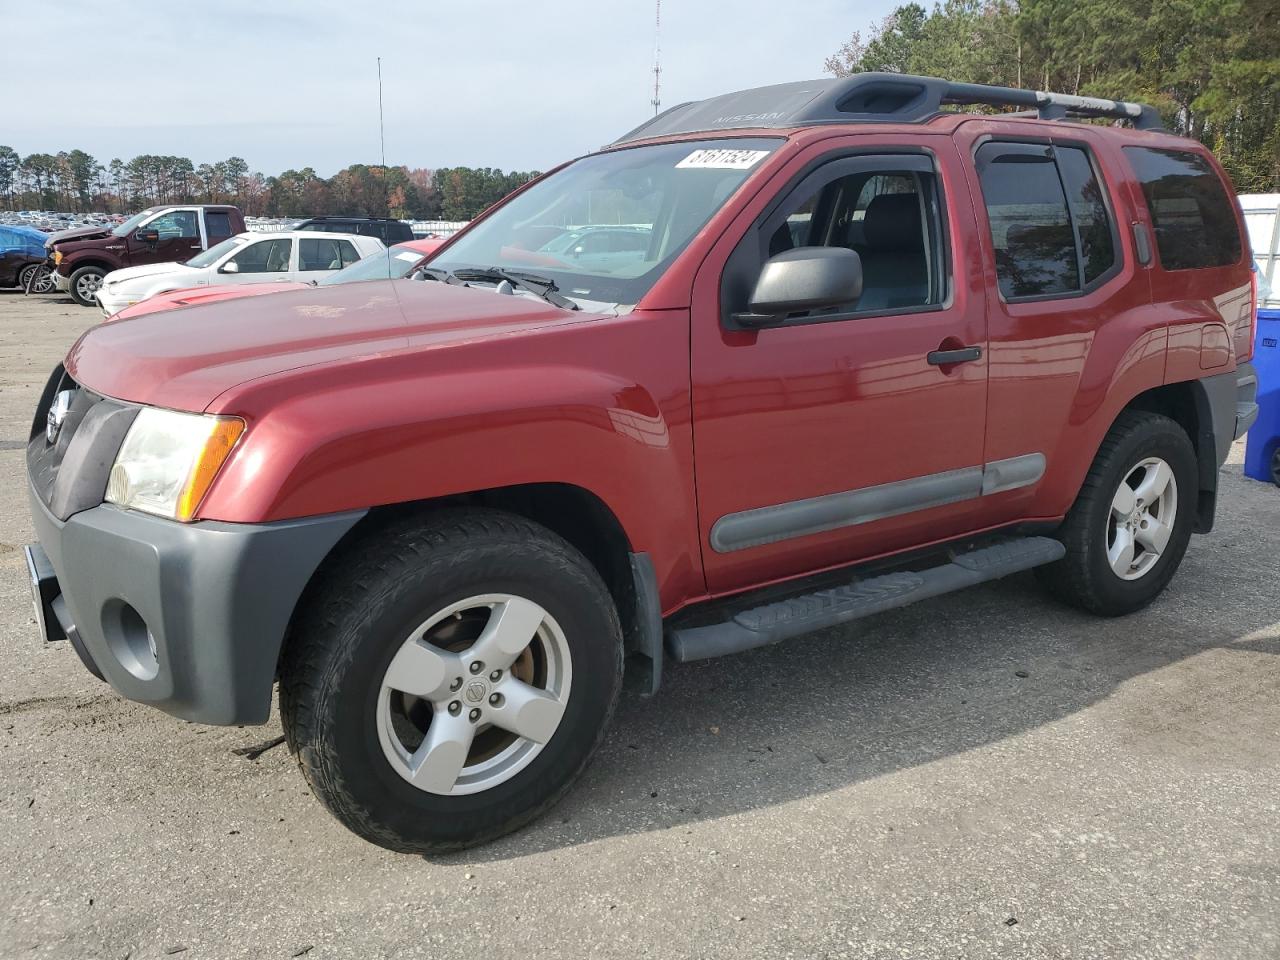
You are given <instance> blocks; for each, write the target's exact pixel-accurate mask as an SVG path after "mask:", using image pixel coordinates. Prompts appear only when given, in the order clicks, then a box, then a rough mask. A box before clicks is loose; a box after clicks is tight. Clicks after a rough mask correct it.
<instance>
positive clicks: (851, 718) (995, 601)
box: [430, 550, 1280, 862]
mask: <svg viewBox="0 0 1280 960" xmlns="http://www.w3.org/2000/svg"><path fill="white" fill-rule="evenodd" d="M1215 552H1216V551H1215ZM1196 554H1197V551H1194V550H1193V551H1192V553H1190V554H1189V555H1188V557H1187V559H1186V561H1185V562H1184V565H1183V569H1182V571H1181V572H1180V574H1179V576H1178V578H1177V581H1176V582H1175V584H1174V586H1173V588H1172V589H1171V590H1170V591H1169V592H1167V593H1166V594H1165V595H1164V596H1163V597H1162V598H1161V599H1160V600H1158V601H1157V602H1156V603H1155V604H1153V605H1152V607H1151V608H1149V609H1148V610H1146V611H1143V612H1142V613H1140V614H1136V615H1133V616H1130V617H1126V618H1120V619H1115V620H1103V619H1099V618H1095V617H1091V616H1088V615H1086V614H1083V613H1079V612H1077V611H1074V610H1071V609H1068V608H1066V607H1064V606H1061V605H1059V604H1056V603H1054V602H1053V601H1051V600H1050V599H1048V598H1047V597H1046V596H1045V594H1044V593H1043V592H1042V591H1041V589H1040V588H1039V586H1038V585H1037V584H1036V582H1035V580H1034V578H1033V577H1032V576H1031V575H1030V574H1024V575H1019V576H1016V577H1011V578H1009V579H1007V580H1005V581H1002V582H1000V583H996V584H990V585H987V586H985V587H980V588H977V589H973V590H969V591H967V592H964V593H961V594H956V595H952V596H951V597H942V598H939V599H936V600H933V601H929V602H926V603H922V604H917V605H916V606H913V607H908V608H906V609H903V610H899V611H894V612H892V613H887V614H883V615H881V616H878V617H874V618H871V619H869V620H865V621H861V622H859V623H854V624H852V625H850V626H846V627H841V628H835V629H831V630H826V631H823V632H820V633H815V634H813V635H812V636H809V637H804V638H800V639H797V640H793V641H790V642H788V643H784V644H781V645H778V646H774V647H770V648H765V649H761V650H756V651H752V652H749V653H745V654H742V655H739V656H735V657H726V658H723V659H719V660H711V661H704V662H700V663H694V664H686V665H673V666H672V667H671V668H670V669H669V671H668V673H667V675H666V677H665V679H664V684H663V689H662V690H661V691H660V693H659V694H658V695H657V696H656V697H655V698H652V699H644V698H642V697H640V696H639V695H638V694H637V693H636V692H635V691H634V690H631V691H628V692H627V693H625V694H624V696H623V699H622V702H621V704H620V706H619V709H618V713H617V715H616V716H615V718H614V722H613V725H612V729H611V732H610V734H609V735H608V737H607V739H606V742H605V744H604V745H603V747H602V748H601V750H600V753H599V755H598V756H597V758H596V760H595V762H594V764H593V765H592V766H591V768H590V769H589V770H588V772H587V774H586V775H585V776H584V777H583V779H582V780H581V781H580V782H579V783H578V785H577V786H576V787H575V788H574V789H573V790H572V791H571V792H570V794H569V795H568V797H567V798H566V799H565V800H564V801H562V802H561V803H560V804H559V805H558V806H557V807H555V808H553V809H552V810H550V811H549V812H548V813H546V814H544V816H543V817H542V818H541V819H540V820H538V821H536V822H535V823H533V824H532V825H531V826H529V827H527V828H525V829H524V830H523V831H521V832H518V833H516V834H514V835H512V836H510V837H506V838H504V839H501V840H499V841H496V842H494V843H492V844H489V845H487V846H484V847H480V848H476V849H473V850H468V851H466V852H464V853H461V854H457V855H450V856H448V857H439V858H430V859H432V860H433V861H434V862H458V861H461V860H466V861H468V862H492V861H502V860H508V859H513V858H518V857H522V856H526V855H529V854H535V853H541V852H545V851H551V850H555V849H558V848H563V847H571V846H575V845H577V844H581V843H589V842H591V841H594V840H598V839H602V838H605V837H610V836H617V835H624V834H632V833H640V832H648V831H656V830H668V829H672V828H677V827H679V826H681V825H682V824H687V823H691V822H696V821H701V820H706V819H713V818H719V817H724V816H729V815H733V814H738V813H743V812H746V811H750V810H754V809H758V808H761V807H765V806H770V805H776V804H784V803H788V802H791V801H795V800H800V799H803V798H805V797H810V796H814V795H818V794H822V793H826V792H829V791H831V790H837V789H841V788H843V787H846V786H849V785H852V784H855V783H858V782H861V781H866V780H870V779H872V778H874V777H878V776H881V775H884V774H887V773H892V772H894V771H898V770H902V769H906V768H910V767H915V766H918V765H921V764H926V763H930V762H932V761H936V760H939V759H942V758H944V757H948V756H952V755H954V754H959V753H962V752H964V751H968V750H973V749H975V748H979V747H982V746H984V745H987V744H991V743H993V742H996V741H1000V740H1004V739H1007V738H1011V737H1014V736H1017V735H1019V734H1022V733H1025V732H1027V731H1029V730H1032V729H1034V728H1037V727H1040V726H1043V725H1046V724H1051V723H1053V722H1055V721H1057V720H1061V719H1063V718H1065V717H1068V716H1070V715H1072V714H1074V713H1076V712H1078V711H1081V710H1083V709H1085V708H1087V707H1090V706H1092V705H1094V704H1097V703H1098V702H1099V701H1101V700H1104V699H1105V698H1106V697H1107V696H1108V695H1109V694H1110V693H1112V692H1113V691H1114V690H1115V689H1116V688H1117V687H1118V686H1120V685H1121V684H1123V683H1125V682H1126V681H1127V680H1130V679H1132V678H1134V677H1137V676H1140V675H1142V674H1145V673H1148V672H1151V671H1155V670H1159V669H1161V668H1162V667H1166V666H1169V665H1170V664H1173V663H1176V662H1178V661H1182V660H1185V659H1187V658H1190V657H1194V656H1196V655H1197V654H1201V653H1204V652H1206V651H1210V650H1214V649H1215V648H1223V647H1230V648H1233V649H1238V650H1242V651H1249V652H1254V653H1257V652H1262V653H1270V654H1280V624H1278V623H1277V622H1276V620H1277V617H1278V616H1280V614H1278V613H1277V611H1276V610H1275V608H1274V606H1273V605H1271V604H1270V603H1257V604H1248V603H1245V602H1241V603H1238V604H1237V603H1230V604H1224V603H1223V602H1222V596H1223V595H1224V584H1223V583H1222V582H1221V581H1222V579H1223V578H1224V577H1230V578H1231V579H1235V578H1236V577H1239V576H1240V575H1241V572H1240V571H1239V570H1238V569H1237V568H1234V567H1233V568H1229V569H1230V570H1231V572H1230V573H1229V574H1228V573H1224V572H1223V568H1222V567H1221V566H1220V565H1219V566H1217V567H1216V569H1215V567H1214V560H1213V556H1212V555H1211V554H1210V553H1209V552H1208V551H1203V552H1200V553H1199V555H1198V556H1197V555H1196ZM1257 573H1258V575H1259V576H1262V575H1264V573H1263V571H1262V570H1259V571H1258V572H1257ZM1215 579H1216V580H1217V583H1215ZM1228 588H1229V585H1228Z"/></svg>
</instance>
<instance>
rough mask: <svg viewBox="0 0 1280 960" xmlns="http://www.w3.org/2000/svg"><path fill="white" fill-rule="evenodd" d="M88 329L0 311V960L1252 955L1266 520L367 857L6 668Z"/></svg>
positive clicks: (1268, 620) (36, 303) (658, 730)
mask: <svg viewBox="0 0 1280 960" xmlns="http://www.w3.org/2000/svg"><path fill="white" fill-rule="evenodd" d="M95 319H96V318H95V317H94V315H93V314H92V313H91V312H90V311H88V310H85V309H82V308H80V307H77V306H75V305H73V304H72V303H70V302H69V301H58V300H52V299H43V300H41V299H37V298H23V297H21V296H14V295H5V294H2V293H0V541H3V542H0V638H3V644H4V645H3V650H4V654H5V655H4V656H3V658H0V862H3V863H4V864H6V880H7V882H6V883H4V884H3V886H2V887H0V956H3V957H77V958H78V957H104V958H124V957H131V958H144V957H163V956H166V955H171V954H179V953H180V954H181V955H182V956H184V958H185V957H197V958H205V957H210V958H221V957H247V958H268V957H296V956H303V955H305V956H307V957H308V958H309V960H319V958H324V957H348V956H350V957H416V956H428V955H429V956H435V957H475V956H481V955H483V956H488V957H509V956H516V955H521V956H530V955H533V956H544V955H545V956H557V957H574V956H590V957H595V958H609V957H619V958H625V960H635V958H637V957H678V958H685V957H718V956H730V955H732V956H734V957H736V958H747V957H769V958H779V960H780V958H787V957H802V958H817V957H859V958H861V957H875V958H881V957H884V958H888V957H910V958H913V960H916V958H930V957H938V958H958V957H1004V956H1008V957H1019V958H1024V957H1027V958H1041V957H1043V958H1065V957H1070V958H1087V957H1097V958H1107V960H1110V958H1125V960H1134V958H1143V957H1204V958H1233V957H1268V958H1274V957H1276V956H1278V955H1280V833H1278V832H1277V828H1276V823H1277V814H1278V813H1280V758H1278V756H1277V749H1276V737H1277V730H1280V697H1278V696H1277V694H1278V693H1280V657H1277V654H1280V622H1278V621H1280V576H1278V573H1280V567H1278V566H1277V562H1276V558H1277V556H1278V555H1280V549H1278V548H1280V523H1278V522H1277V521H1278V520H1280V490H1276V489H1275V488H1274V487H1270V486H1266V485H1263V484H1260V483H1255V482H1253V481H1249V480H1245V479H1243V478H1242V477H1241V476H1240V461H1241V458H1242V449H1241V447H1240V446H1239V445H1237V447H1236V449H1235V450H1234V451H1233V455H1232V458H1231V461H1230V462H1229V463H1228V464H1227V466H1226V467H1225V468H1224V470H1223V477H1222V488H1223V489H1222V498H1221V501H1220V507H1219V515H1218V516H1219V521H1218V522H1219V527H1218V530H1217V531H1216V532H1215V533H1213V534H1212V535H1211V536H1208V537H1197V538H1196V539H1195V540H1194V541H1193V543H1192V548H1191V551H1190V553H1189V554H1188V556H1187V559H1186V561H1185V562H1184V564H1183V567H1182V571H1181V573H1180V574H1179V575H1178V577H1177V579H1176V580H1175V582H1174V584H1173V587H1172V588H1171V590H1170V592H1169V593H1168V594H1167V595H1166V596H1165V597H1164V598H1163V599H1161V600H1160V601H1158V602H1157V603H1156V604H1155V605H1154V606H1152V607H1151V608H1150V609H1149V610H1148V611H1146V612H1144V613H1142V614H1139V615H1137V616H1133V617H1129V618H1126V619H1123V620H1115V621H1103V620H1096V619H1091V618H1089V617H1087V616H1084V615H1082V614H1079V613H1076V612H1074V611H1071V610H1067V609H1064V608H1062V607H1059V606H1055V605H1054V604H1052V603H1051V602H1050V601H1048V600H1047V599H1046V598H1044V597H1043V596H1042V595H1041V594H1040V593H1039V592H1038V591H1037V589H1036V587H1035V583H1034V581H1033V580H1032V578H1030V577H1029V576H1020V577H1015V578H1011V579H1009V580H1007V581H1004V582H1001V583H998V584H994V585H990V586H987V587H983V588H978V589H975V590H971V591H969V592H967V593H964V594H958V595H955V596H951V597H945V598H941V599H939V600H935V601H932V602H928V603H925V604H921V605H918V606H915V607H912V608H908V609H906V610H903V611H898V612H895V613H891V614H886V615H883V616H880V617H877V618H874V619H872V620H870V621H864V622H863V623H861V624H858V625H856V629H840V630H831V631H827V632H825V633H821V634H815V635H814V636H813V637H810V638H806V639H803V640H799V641H794V642H792V643H791V644H788V645H783V646H780V647H776V648H773V649H767V650H760V651H755V652H753V653H749V654H745V655H742V656H738V657H732V658H727V659H723V660H719V661H710V662H705V663H700V664H693V665H689V666H684V667H675V668H673V669H672V670H670V672H669V674H668V677H667V683H666V686H665V688H664V689H663V691H662V693H661V694H660V695H659V696H658V697H657V698H656V699H653V700H645V699H641V698H640V697H638V696H636V695H634V694H632V695H629V696H627V697H626V699H625V700H624V702H623V704H622V706H621V707H620V709H619V714H618V717H617V719H616V721H615V723H614V726H613V730H612V732H611V734H610V736H609V737H608V739H607V741H606V743H605V746H604V748H603V750H602V751H601V753H600V755H599V757H598V758H597V760H596V762H595V763H594V765H593V766H592V767H591V769H590V770H589V771H588V773H587V775H586V777H585V778H584V779H583V781H582V782H581V783H580V784H579V785H578V787H577V788H576V789H575V790H574V791H573V792H572V793H571V794H570V796H569V798H568V799H567V800H566V801H565V802H563V803H562V804H561V805H560V806H559V807H557V808H556V809H555V810H553V811H552V812H551V813H550V814H549V815H548V816H547V817H546V818H544V819H543V820H541V821H540V822H538V823H536V824H534V825H533V826H531V827H529V828H528V829H526V830H524V831H522V832H521V833H519V834H517V835H515V836H512V837H509V838H507V839H505V840H502V841H500V842H498V843H495V844H492V845H490V846H487V847H484V848H482V849H479V850H475V851H471V852H468V853H466V854H464V855H459V856H451V857H446V858H438V859H429V860H428V859H421V858H412V857H406V856H401V855H396V854H391V853H387V852H385V851H383V850H380V849H378V848H376V847H372V846H369V845H367V844H365V843H363V842H361V841H360V840H358V839H356V838H355V837H354V836H352V835H350V834H349V833H347V832H346V831H345V830H344V829H342V828H341V827H340V826H339V825H338V824H337V823H336V822H335V821H333V820H332V819H331V818H330V817H329V816H328V815H327V814H326V813H325V812H324V811H323V810H322V809H321V808H320V806H319V805H318V804H317V803H316V801H315V800H313V799H312V798H311V796H310V795H309V794H308V792H307V789H306V787H305V785H304V784H303V781H302V778H301V776H300V775H299V773H298V771H297V770H296V769H295V767H294V763H293V759H292V758H291V757H290V756H289V754H288V753H287V751H286V750H285V748H284V747H280V746H277V747H274V748H271V749H268V750H266V751H265V752H263V753H262V754H261V755H260V756H258V757H256V758H250V757H247V756H244V755H242V754H241V753H240V752H238V751H242V750H244V748H248V747H253V746H255V745H258V744H263V743H266V742H269V741H271V740H272V739H273V738H275V737H276V736H278V735H279V733H280V728H279V723H278V722H277V721H276V720H275V719H274V718H273V719H272V721H271V722H270V723H269V724H268V725H267V726H265V727H257V728H243V729H234V728H233V729H224V728H205V727H197V726H191V725H188V724H185V723H183V722H181V721H179V720H175V719H172V718H170V717H168V716H165V715H163V714H160V713H157V712H155V711H152V710H149V709H147V708H145V707H142V706H136V705H134V704H131V703H128V702H126V701H124V700H121V699H120V698H119V697H117V696H116V695H115V694H114V693H113V692H112V691H111V690H110V689H109V688H107V687H105V686H104V685H102V684H100V683H98V682H97V681H96V680H94V678H93V677H92V676H90V675H89V674H88V673H87V672H85V670H84V669H83V668H82V667H81V666H80V663H79V661H78V660H77V659H76V657H75V655H74V653H73V652H72V651H71V650H70V649H69V648H68V646H67V645H66V644H56V645H51V646H49V647H48V648H47V649H46V648H42V647H41V646H40V645H39V644H38V643H37V642H36V640H35V637H34V627H33V620H32V617H31V612H30V601H29V597H28V592H27V586H26V582H25V567H24V564H23V560H22V554H21V546H22V544H24V543H26V542H28V541H29V540H30V539H31V537H32V531H31V524H30V520H29V518H28V514H27V506H26V493H25V480H24V477H23V456H22V451H21V447H22V446H23V440H24V438H25V437H26V436H27V431H28V427H29V423H30V417H31V412H32V409H33V407H34V405H35V401H36V396H37V393H38V390H39V387H40V386H41V385H42V384H43V382H44V379H45V377H46V376H47V374H48V371H49V369H50V368H51V367H52V365H53V364H54V363H55V362H56V361H57V360H58V359H59V358H60V356H61V355H62V354H63V352H64V351H65V350H66V348H67V347H68V346H69V345H70V343H71V342H72V340H73V339H74V338H75V336H76V335H77V334H78V333H79V332H80V331H81V330H82V329H83V328H84V327H85V326H87V325H89V324H91V323H92V322H94V320H95Z"/></svg>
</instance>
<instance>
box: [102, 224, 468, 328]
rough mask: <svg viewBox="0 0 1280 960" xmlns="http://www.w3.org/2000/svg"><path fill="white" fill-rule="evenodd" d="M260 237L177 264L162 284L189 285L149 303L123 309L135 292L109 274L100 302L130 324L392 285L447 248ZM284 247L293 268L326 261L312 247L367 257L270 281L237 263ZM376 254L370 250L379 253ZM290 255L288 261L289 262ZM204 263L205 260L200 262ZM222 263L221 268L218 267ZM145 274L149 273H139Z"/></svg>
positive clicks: (336, 237) (335, 237)
mask: <svg viewBox="0 0 1280 960" xmlns="http://www.w3.org/2000/svg"><path fill="white" fill-rule="evenodd" d="M260 237H261V235H260V234H252V233H248V234H242V235H240V236H238V237H233V238H232V239H231V240H229V241H227V242H228V243H230V244H233V245H234V248H233V249H232V250H231V252H229V253H226V252H224V253H220V254H218V257H217V259H216V260H215V262H213V263H210V264H207V265H206V264H201V263H195V262H194V261H188V262H187V263H186V264H175V265H174V266H175V267H177V268H178V269H177V270H175V271H173V272H172V273H169V274H162V275H161V276H167V277H170V278H171V279H169V280H165V281H161V282H162V283H165V284H167V283H170V282H174V281H187V282H188V285H186V286H179V287H168V286H166V287H165V289H163V290H161V289H158V288H157V290H156V291H154V292H151V293H148V294H147V295H145V296H144V297H140V298H138V299H136V300H135V299H131V298H129V297H127V296H126V297H124V298H123V303H121V302H120V301H119V300H118V299H117V295H118V293H119V292H120V288H125V287H128V286H129V281H128V280H124V281H122V282H121V283H120V286H119V288H117V287H116V286H115V285H114V283H115V280H114V278H115V277H116V274H109V275H108V277H107V284H106V286H105V287H104V288H103V289H102V290H100V291H99V292H98V299H99V302H101V304H102V310H103V313H105V314H107V316H108V319H113V320H128V319H130V318H131V317H140V316H143V315H145V314H148V313H157V312H159V311H162V310H173V309H176V308H178V307H191V306H197V305H203V304H209V303H215V302H217V301H219V300H234V299H237V298H240V297H257V296H262V295H263V294H269V293H283V292H285V291H287V290H301V289H305V288H306V287H308V286H309V285H311V284H316V285H319V286H326V285H329V284H335V283H352V282H356V281H360V280H387V279H399V278H400V277H403V276H405V275H406V274H408V273H409V272H411V271H412V270H413V269H415V268H416V267H418V266H420V265H421V264H422V262H423V261H424V260H425V259H426V257H427V255H428V254H429V253H431V252H432V251H434V250H435V249H436V248H437V247H438V246H440V244H441V243H442V242H443V241H441V240H411V241H409V242H408V243H398V244H396V245H395V246H393V247H391V248H390V249H385V248H383V247H382V245H381V243H380V242H379V241H376V240H373V239H372V238H370V237H359V236H344V235H341V234H320V235H316V234H305V235H300V234H298V233H291V234H283V235H282V234H273V235H270V238H269V239H266V240H261V239H259V238H260ZM281 241H283V242H285V243H288V244H289V245H290V247H291V248H292V247H295V246H296V251H297V252H296V260H295V259H293V258H294V257H295V254H294V252H293V250H292V249H291V250H290V252H289V253H288V254H287V257H288V258H289V260H290V262H291V263H300V264H310V263H314V262H319V261H322V260H323V252H322V255H321V256H320V257H319V259H318V260H317V259H316V258H315V256H314V248H311V247H310V246H309V245H310V244H319V245H321V247H322V248H323V246H324V244H326V243H333V244H334V245H335V246H337V247H338V248H339V252H341V251H342V248H343V247H344V245H345V246H347V247H351V248H353V249H354V250H355V251H356V252H357V253H359V252H360V251H361V250H363V251H364V253H363V255H362V256H361V257H360V258H359V259H357V260H355V261H354V262H346V263H345V264H344V265H343V266H342V267H341V268H335V267H334V266H333V264H334V263H336V262H338V259H333V260H330V262H329V267H327V268H326V269H325V270H324V271H320V272H321V274H322V275H321V276H307V275H304V272H301V271H298V270H291V271H289V272H287V273H286V274H285V275H283V276H280V277H276V278H274V279H271V280H264V279H263V278H264V276H265V274H266V271H255V270H252V269H241V267H240V265H239V263H238V261H237V260H236V258H237V257H245V258H246V259H247V260H249V261H250V264H251V265H252V264H256V263H258V262H261V256H262V255H261V254H260V253H258V252H257V248H258V247H259V246H261V245H262V244H264V243H269V244H277V246H275V247H273V248H271V252H270V253H268V254H267V256H273V255H275V254H277V253H278V252H279V250H280V248H279V246H278V244H279V243H280V242H281ZM375 246H376V249H370V248H374V247H375ZM215 253H218V251H217V250H216V249H214V250H210V251H208V253H205V254H201V257H211V256H212V255H213V254H215ZM284 256H285V255H282V257H284ZM196 259H200V258H196ZM219 262H221V267H219V266H218V263H219ZM232 265H235V266H236V269H235V270H231V271H228V270H227V267H229V266H232ZM139 269H142V270H145V269H147V268H139ZM210 271H212V272H213V275H216V276H217V280H216V282H210V283H209V284H208V285H203V284H200V283H199V282H198V281H197V282H195V283H191V282H190V281H193V280H196V278H197V277H198V276H200V275H201V274H202V273H203V274H204V275H205V276H206V277H210V280H211V281H212V277H211V275H210V273H209V272H210ZM128 272H129V271H124V270H122V271H120V273H122V274H124V273H128ZM154 279H155V278H154V277H146V276H142V277H139V278H138V280H137V281H134V282H139V283H140V282H144V281H147V280H154Z"/></svg>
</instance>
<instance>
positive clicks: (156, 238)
mask: <svg viewBox="0 0 1280 960" xmlns="http://www.w3.org/2000/svg"><path fill="white" fill-rule="evenodd" d="M133 239H135V240H137V241H138V242H139V243H159V242H160V231H159V230H152V229H151V228H150V227H139V228H138V229H137V230H135V231H134V234H133Z"/></svg>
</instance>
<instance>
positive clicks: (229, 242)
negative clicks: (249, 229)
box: [187, 237, 249, 267]
mask: <svg viewBox="0 0 1280 960" xmlns="http://www.w3.org/2000/svg"><path fill="white" fill-rule="evenodd" d="M248 242H249V240H248V238H247V237H228V238H227V239H226V240H223V241H222V242H221V243H215V244H214V245H213V246H212V247H210V248H209V249H208V250H206V251H204V252H203V253H197V254H196V255H195V256H194V257H192V258H191V259H190V260H188V261H187V266H188V267H208V266H212V265H213V264H215V263H217V262H218V260H219V259H221V258H222V257H223V256H224V255H226V254H228V253H230V252H231V251H232V250H234V249H235V248H236V247H238V246H241V245H242V244H246V243H248Z"/></svg>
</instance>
